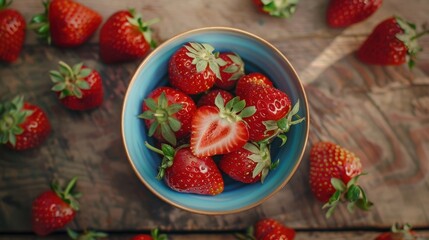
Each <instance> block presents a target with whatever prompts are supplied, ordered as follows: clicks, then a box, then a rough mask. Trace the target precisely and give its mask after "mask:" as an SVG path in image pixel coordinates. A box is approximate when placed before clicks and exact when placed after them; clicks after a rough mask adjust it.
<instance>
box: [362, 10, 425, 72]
mask: <svg viewBox="0 0 429 240" xmlns="http://www.w3.org/2000/svg"><path fill="white" fill-rule="evenodd" d="M427 33H429V30H427V29H424V30H423V31H422V32H419V33H418V32H417V31H416V26H415V25H414V24H412V23H409V22H406V21H404V20H402V19H401V18H399V17H391V18H388V19H386V20H384V21H382V22H381V23H379V24H378V25H377V26H376V27H375V28H374V30H373V31H372V32H371V34H370V35H369V36H368V38H367V39H366V40H365V41H364V43H363V44H362V45H361V46H360V48H359V49H358V50H357V58H358V59H359V60H361V61H362V62H364V63H367V64H377V65H401V64H404V63H405V62H408V66H409V67H410V68H412V67H413V66H414V65H415V59H416V55H417V53H418V52H419V51H421V50H422V49H421V47H420V46H419V45H418V43H417V39H418V38H419V37H421V36H423V35H425V34H427Z"/></svg>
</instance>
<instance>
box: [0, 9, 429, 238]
mask: <svg viewBox="0 0 429 240" xmlns="http://www.w3.org/2000/svg"><path fill="white" fill-rule="evenodd" d="M426 1H427V0H414V1H412V2H410V3H407V4H405V5H404V4H403V1H401V0H390V1H384V5H383V7H382V8H381V9H380V11H378V12H377V13H376V14H375V15H374V16H372V17H371V18H370V19H368V20H367V21H365V22H363V23H361V24H357V25H355V26H352V27H350V28H347V29H343V30H333V29H328V28H327V27H326V26H325V24H324V13H323V11H324V9H325V8H326V1H312V0H302V1H301V4H300V7H299V8H298V10H297V13H296V15H295V16H294V17H293V18H292V19H290V20H279V19H273V18H270V17H268V16H264V15H261V14H259V13H257V12H256V11H255V9H254V8H253V6H252V5H250V4H249V2H248V1H245V0H236V1H226V0H219V1H216V4H215V3H214V2H208V1H197V0H192V1H187V5H185V4H183V2H182V1H166V0H159V1H137V2H136V1H131V0H126V1H113V2H112V1H110V2H109V3H107V2H105V1H95V0H92V1H85V4H87V5H88V6H90V7H92V8H96V9H98V10H99V11H100V12H101V13H102V15H103V17H104V18H105V19H106V17H107V16H109V15H110V14H111V13H113V12H114V11H116V10H117V9H123V8H127V7H129V5H131V4H134V7H135V8H136V9H138V10H141V11H142V12H143V14H144V16H146V17H147V18H152V17H156V16H161V18H162V21H161V22H160V23H158V24H157V25H155V26H154V28H155V30H156V31H157V38H158V39H159V40H160V41H161V42H162V41H165V40H167V39H168V38H170V37H172V36H174V35H175V34H177V33H180V32H183V31H186V30H188V29H192V28H196V27H202V26H215V25H222V26H233V27H238V28H241V29H244V30H247V31H250V32H253V33H255V34H258V35H260V36H263V37H264V38H266V39H267V40H269V41H270V42H272V43H273V44H274V45H275V46H276V47H278V48H279V50H280V51H282V52H283V53H284V54H285V55H286V56H287V57H288V59H289V60H290V61H291V63H292V64H293V66H294V67H295V69H296V70H297V71H298V73H299V75H300V76H301V79H302V82H303V83H304V85H305V89H306V93H307V96H308V100H309V106H310V111H311V129H310V141H309V145H308V146H307V151H306V155H305V157H304V160H303V161H302V165H301V166H300V168H299V169H298V171H297V173H296V174H295V176H294V177H293V178H292V180H291V182H290V183H289V184H288V185H287V186H286V187H285V188H283V189H282V190H281V191H279V192H278V193H277V194H276V195H274V196H273V197H272V198H270V199H269V200H267V201H266V202H265V203H263V204H262V205H260V206H258V207H256V208H253V209H251V210H248V211H245V212H242V213H237V214H231V215H226V216H204V215H198V214H191V213H188V212H186V211H183V210H180V209H177V208H174V207H172V206H169V205H168V204H166V203H164V202H163V201H161V200H160V199H158V198H157V197H156V196H154V195H153V194H152V193H151V192H150V191H149V190H147V189H146V188H145V187H144V186H143V184H142V183H140V182H139V180H138V178H137V177H136V176H135V174H134V172H133V171H132V168H131V167H130V166H129V164H128V161H127V159H126V155H125V152H124V148H123V146H122V140H121V134H120V114H121V107H122V101H123V97H124V94H125V91H126V89H127V86H128V83H129V81H130V78H131V76H132V74H133V73H134V71H135V69H136V68H137V66H138V64H139V62H138V61H136V62H131V63H126V64H117V65H105V64H102V63H101V62H100V61H99V56H98V45H97V35H94V37H93V38H92V39H91V43H89V44H85V45H84V46H82V47H79V48H76V49H58V48H55V47H49V46H46V45H45V44H40V43H38V42H37V41H36V40H35V38H34V34H33V33H31V32H28V34H27V40H26V46H25V47H24V50H23V51H22V54H21V56H20V58H19V59H18V61H17V62H15V63H13V64H8V65H7V64H3V63H2V64H0V96H1V97H5V96H11V95H15V94H24V95H25V97H26V99H27V100H29V101H31V102H33V103H36V104H38V105H39V106H41V107H42V108H43V109H44V110H45V111H46V113H47V114H48V116H49V118H50V119H51V121H52V124H53V129H54V130H53V132H52V134H51V136H50V138H49V139H48V140H47V142H46V143H45V144H44V145H43V146H42V147H40V148H37V149H34V150H30V151H27V152H23V153H16V152H12V151H10V150H8V149H6V148H4V147H0V233H1V232H8V233H11V232H18V233H19V232H23V233H25V232H29V231H31V226H30V209H31V201H32V199H34V198H35V197H36V196H37V195H38V194H40V192H41V191H43V190H45V189H47V187H48V184H49V182H50V181H51V180H52V179H53V178H59V179H60V180H62V181H66V180H68V179H70V178H72V177H73V176H78V177H79V182H78V190H79V191H81V192H82V193H83V194H84V195H83V197H82V199H81V202H82V209H81V212H80V213H79V214H78V215H77V218H76V219H75V221H73V222H72V224H71V225H70V227H72V228H76V229H86V228H95V229H100V230H106V231H124V232H125V231H147V230H148V229H151V228H154V227H159V228H161V229H165V230H166V231H195V230H202V231H206V230H207V231H220V230H236V229H245V228H246V227H247V226H250V225H251V224H253V223H254V222H256V221H257V220H258V219H260V218H262V217H273V218H276V219H278V220H280V221H282V222H283V223H285V224H287V225H289V226H291V227H294V228H299V229H316V230H318V229H319V230H323V229H333V228H342V227H347V228H366V227H383V228H387V227H389V226H390V225H392V224H393V223H394V222H409V223H411V224H413V225H414V226H416V227H421V228H429V208H428V206H427V199H429V191H428V189H429V188H428V183H429V171H428V170H429V163H428V159H429V150H428V149H429V121H428V120H429V107H428V106H429V51H426V52H422V53H421V54H420V55H419V59H420V61H419V62H418V64H417V66H416V68H415V69H414V70H412V71H410V70H408V69H407V68H406V66H398V67H381V66H369V65H365V64H363V63H361V62H359V61H358V60H357V59H356V58H355V57H354V51H355V50H356V49H357V48H358V47H359V45H360V44H361V42H362V41H363V40H364V38H365V37H366V35H367V34H368V33H369V31H370V30H371V29H372V27H373V26H374V25H375V24H376V23H377V22H378V21H379V20H382V19H384V18H385V17H387V16H391V15H392V14H401V15H402V16H404V17H407V18H409V19H411V20H416V21H417V22H422V21H424V20H427V16H426V13H427V12H429V4H426ZM80 2H83V1H80ZM12 6H13V7H15V8H17V9H20V10H22V12H23V14H24V16H25V17H26V19H29V18H30V16H31V15H32V14H33V13H34V12H40V11H41V8H40V6H41V5H40V3H39V2H38V1H34V0H20V1H14V3H13V5H12ZM184 16H186V17H184ZM420 43H421V45H422V46H423V48H426V50H427V49H429V38H428V37H423V38H422V39H421V40H420ZM59 60H64V61H66V62H70V63H73V62H78V61H83V62H84V63H85V64H87V65H88V66H90V67H92V68H95V69H96V70H98V71H99V72H100V74H101V75H102V78H103V81H104V83H103V84H104V89H105V92H106V94H105V102H104V104H103V105H102V107H100V108H99V109H96V110H93V111H89V112H81V113H79V112H72V111H68V110H66V109H64V108H63V107H62V106H61V105H60V104H59V102H58V101H57V100H56V98H55V95H53V94H52V93H51V92H50V90H49V89H50V87H51V82H50V80H49V77H48V72H49V70H51V69H55V68H56V67H57V63H58V61H59ZM320 140H329V141H333V142H336V143H339V144H341V145H342V146H344V147H346V148H348V149H349V150H351V151H353V152H355V153H356V154H357V155H358V156H359V157H360V158H361V160H362V163H363V165H364V168H365V171H366V172H368V175H366V176H364V177H362V178H361V179H360V180H361V185H362V186H363V187H364V188H365V189H367V190H368V195H369V198H370V199H371V200H372V201H373V202H375V206H374V208H373V209H372V211H370V212H356V213H355V214H353V215H350V214H348V213H347V211H346V209H345V208H344V207H340V208H339V209H338V212H337V213H336V214H335V215H334V216H333V217H332V218H331V219H329V220H326V219H325V218H324V212H323V211H322V210H321V206H322V203H319V202H317V201H316V200H315V199H314V198H313V196H312V195H311V192H310V190H309V187H308V166H309V164H308V150H309V149H310V147H311V144H312V143H314V142H317V141H320ZM362 236H365V237H366V238H365V239H371V238H372V237H373V236H374V233H366V232H365V233H338V232H333V233H330V232H328V233H325V232H316V233H306V232H304V233H302V235H301V233H300V234H299V235H298V237H297V239H306V238H307V239H308V237H320V239H344V238H345V237H347V238H350V239H362V238H359V237H362ZM8 237H10V238H8ZM204 237H207V236H204ZM204 237H202V238H201V239H218V238H216V237H214V236H213V237H210V238H209V237H207V238H204ZM229 237H231V236H229V235H228V236H226V235H224V236H222V238H223V239H229ZM1 238H3V239H20V236H19V235H18V236H14V235H10V236H6V237H2V236H0V239H1ZM34 239H36V238H34ZM52 239H58V238H57V236H53V237H52ZM115 239H121V238H120V236H119V237H118V238H115ZM122 239H124V238H122ZM174 239H176V238H174ZM177 239H185V236H177ZM195 239H198V238H195Z"/></svg>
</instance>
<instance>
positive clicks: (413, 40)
mask: <svg viewBox="0 0 429 240" xmlns="http://www.w3.org/2000/svg"><path fill="white" fill-rule="evenodd" d="M395 19H396V23H397V24H398V25H399V27H400V28H401V29H402V30H403V33H399V34H397V35H396V38H397V39H399V40H400V41H401V42H403V43H404V45H405V46H406V47H407V63H408V67H409V68H410V69H412V68H413V67H414V66H415V64H416V57H417V53H419V52H420V51H422V50H423V49H422V48H421V47H420V46H419V44H418V41H417V39H418V38H420V37H421V36H423V35H426V34H428V33H429V29H427V28H426V26H423V31H421V32H417V26H416V25H415V24H414V23H411V22H407V21H405V20H403V19H402V18H400V17H395Z"/></svg>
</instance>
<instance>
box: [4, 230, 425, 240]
mask: <svg viewBox="0 0 429 240" xmlns="http://www.w3.org/2000/svg"><path fill="white" fill-rule="evenodd" d="M379 234H381V232H376V231H372V232H371V231H369V232H368V231H353V232H329V231H328V232H317V231H316V232H297V233H296V236H295V240H306V239H319V240H344V239H350V240H362V239H374V238H375V237H376V236H377V235H379ZM416 234H418V236H420V237H428V236H429V232H428V231H417V232H416ZM132 236H134V234H109V237H108V239H109V240H127V239H130V238H131V237H132ZM3 239H4V240H24V239H25V240H39V239H46V240H59V239H67V237H66V236H65V235H61V234H57V235H54V236H48V237H43V238H41V237H36V236H29V235H21V236H16V235H3V236H1V235H0V240H3ZM168 239H170V240H187V239H204V240H222V239H224V240H234V239H236V238H235V237H234V235H233V234H221V233H219V234H217V233H211V234H194V233H182V234H168Z"/></svg>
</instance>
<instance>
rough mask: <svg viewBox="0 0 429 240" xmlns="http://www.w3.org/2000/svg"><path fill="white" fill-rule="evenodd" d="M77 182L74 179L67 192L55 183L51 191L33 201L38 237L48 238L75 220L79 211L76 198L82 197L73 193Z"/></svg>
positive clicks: (34, 226) (33, 222) (33, 221)
mask: <svg viewBox="0 0 429 240" xmlns="http://www.w3.org/2000/svg"><path fill="white" fill-rule="evenodd" d="M76 181H77V178H76V177H74V178H73V179H72V180H71V181H70V182H69V183H68V185H67V187H66V189H65V190H62V189H61V188H60V186H58V184H57V183H53V184H52V185H51V190H49V191H46V192H43V193H42V194H40V195H39V196H38V197H37V198H36V199H35V200H34V201H33V206H32V224H33V231H34V232H35V233H36V234H37V235H40V236H46V235H48V234H49V233H51V232H53V231H55V230H57V229H60V228H63V227H64V226H65V225H67V224H68V223H69V222H71V221H72V220H73V219H74V217H75V215H76V211H78V210H79V203H78V202H77V200H76V198H77V197H79V196H80V195H79V194H77V193H72V191H73V188H74V186H75V185H76Z"/></svg>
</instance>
